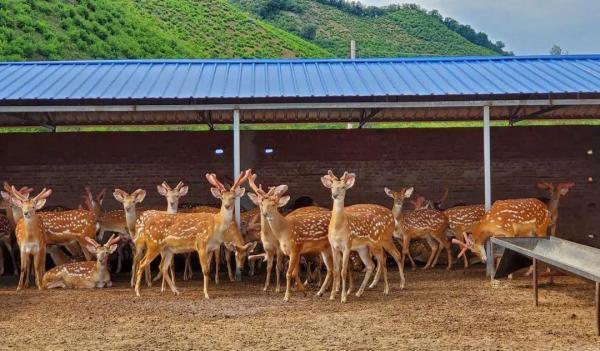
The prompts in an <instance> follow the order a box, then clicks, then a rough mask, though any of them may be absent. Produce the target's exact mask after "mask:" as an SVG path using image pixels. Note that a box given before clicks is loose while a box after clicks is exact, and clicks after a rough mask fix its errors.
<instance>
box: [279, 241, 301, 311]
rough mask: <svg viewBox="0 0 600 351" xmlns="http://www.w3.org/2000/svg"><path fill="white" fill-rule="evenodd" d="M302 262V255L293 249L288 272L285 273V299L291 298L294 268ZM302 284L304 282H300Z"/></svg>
mask: <svg viewBox="0 0 600 351" xmlns="http://www.w3.org/2000/svg"><path fill="white" fill-rule="evenodd" d="M299 263H300V255H298V254H297V253H296V252H294V251H292V252H291V254H290V262H289V264H288V269H287V273H286V275H285V296H284V297H283V301H289V300H290V290H291V286H292V278H294V269H295V268H296V267H297V266H298V265H299ZM300 285H302V283H300Z"/></svg>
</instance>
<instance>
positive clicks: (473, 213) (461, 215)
mask: <svg viewBox="0 0 600 351" xmlns="http://www.w3.org/2000/svg"><path fill="white" fill-rule="evenodd" d="M444 214H445V215H446V217H447V218H448V230H449V232H450V234H451V235H452V236H453V237H454V239H455V240H459V241H462V242H463V243H465V240H466V239H465V238H466V234H467V233H472V232H473V228H474V227H475V226H476V225H478V224H479V222H481V220H482V219H483V217H484V216H485V207H484V206H483V205H465V206H455V207H451V208H449V209H447V210H445V211H444ZM453 242H454V240H453ZM462 258H463V262H464V268H467V267H469V260H468V259H467V256H466V255H462Z"/></svg>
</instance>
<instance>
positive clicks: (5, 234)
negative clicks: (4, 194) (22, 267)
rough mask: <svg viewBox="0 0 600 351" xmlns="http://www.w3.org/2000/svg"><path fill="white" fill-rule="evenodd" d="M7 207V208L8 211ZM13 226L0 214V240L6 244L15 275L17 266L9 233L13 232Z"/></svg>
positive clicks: (0, 256)
mask: <svg viewBox="0 0 600 351" xmlns="http://www.w3.org/2000/svg"><path fill="white" fill-rule="evenodd" d="M8 210H9V209H7V211H8ZM13 228H14V227H13V226H12V225H11V224H10V220H9V219H8V217H7V216H4V215H0V242H2V243H3V244H4V246H6V249H7V250H8V253H9V254H10V259H11V260H12V265H13V271H14V274H15V275H18V274H19V268H18V267H17V261H16V259H15V253H14V251H13V246H12V240H11V234H12V232H13ZM3 274H4V250H2V247H1V246H0V275H3Z"/></svg>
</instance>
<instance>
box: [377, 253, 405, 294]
mask: <svg viewBox="0 0 600 351" xmlns="http://www.w3.org/2000/svg"><path fill="white" fill-rule="evenodd" d="M383 248H384V249H385V251H387V253H389V254H390V255H392V257H393V258H394V261H396V265H397V266H398V272H399V273H400V289H401V290H402V289H404V285H405V283H406V280H405V279H404V262H403V261H402V254H400V252H399V251H398V249H397V248H396V245H394V243H393V242H392V241H385V242H384V243H383Z"/></svg>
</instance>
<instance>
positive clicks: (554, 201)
mask: <svg viewBox="0 0 600 351" xmlns="http://www.w3.org/2000/svg"><path fill="white" fill-rule="evenodd" d="M574 186H575V183H558V184H556V185H554V184H552V183H550V182H540V183H538V188H540V189H543V190H548V192H549V193H550V202H549V203H548V210H549V211H550V224H549V227H550V235H552V236H555V235H556V224H557V222H558V203H559V201H560V198H561V197H562V196H565V195H567V193H568V192H569V189H571V188H572V187H574Z"/></svg>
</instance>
